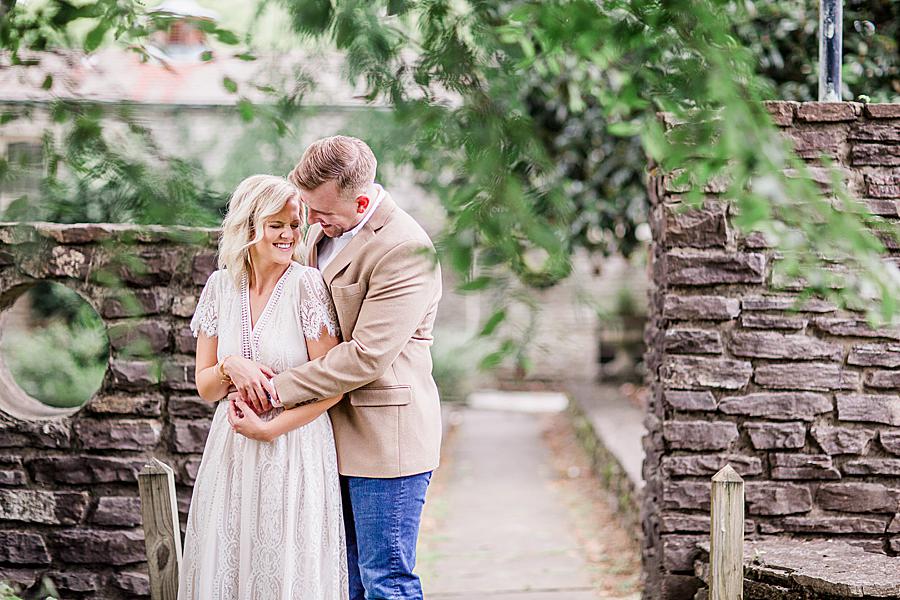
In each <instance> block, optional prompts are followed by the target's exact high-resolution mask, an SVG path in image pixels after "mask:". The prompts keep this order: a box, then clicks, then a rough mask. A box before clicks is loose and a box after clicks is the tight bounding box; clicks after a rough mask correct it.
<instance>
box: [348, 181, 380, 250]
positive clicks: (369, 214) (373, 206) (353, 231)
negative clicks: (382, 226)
mask: <svg viewBox="0 0 900 600" xmlns="http://www.w3.org/2000/svg"><path fill="white" fill-rule="evenodd" d="M383 198H384V188H383V187H381V186H380V185H378V184H377V183H376V184H375V198H374V199H373V200H372V202H371V203H370V204H369V208H368V209H367V210H366V214H365V215H363V218H362V221H360V222H359V223H357V224H356V226H355V227H354V228H353V229H351V230H350V231H345V232H344V233H342V234H341V235H340V236H339V238H340V239H351V238H353V237H354V236H355V235H356V234H357V233H359V230H360V229H362V228H363V227H364V226H365V224H366V223H368V222H369V219H371V218H372V215H373V214H375V210H376V209H377V208H378V205H379V204H381V200H382V199H383Z"/></svg>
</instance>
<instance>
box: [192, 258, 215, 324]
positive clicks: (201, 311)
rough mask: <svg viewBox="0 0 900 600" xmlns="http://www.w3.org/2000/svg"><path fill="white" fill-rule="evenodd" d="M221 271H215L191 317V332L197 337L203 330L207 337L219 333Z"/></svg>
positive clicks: (208, 280) (207, 281)
mask: <svg viewBox="0 0 900 600" xmlns="http://www.w3.org/2000/svg"><path fill="white" fill-rule="evenodd" d="M218 282H219V272H218V271H214V272H213V274H212V275H210V276H209V279H207V280H206V285H205V286H203V292H201V293H200V300H198V301H197V308H196V309H195V310H194V317H193V318H192V319H191V333H192V334H194V337H197V336H198V335H199V334H200V332H201V331H202V332H203V333H204V334H206V337H216V336H217V335H218V334H219V289H218V288H219V283H218Z"/></svg>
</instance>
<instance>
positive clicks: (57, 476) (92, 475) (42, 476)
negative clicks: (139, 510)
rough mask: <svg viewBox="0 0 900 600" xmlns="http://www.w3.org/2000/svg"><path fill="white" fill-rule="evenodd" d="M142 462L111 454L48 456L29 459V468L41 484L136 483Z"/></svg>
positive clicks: (141, 460)
mask: <svg viewBox="0 0 900 600" xmlns="http://www.w3.org/2000/svg"><path fill="white" fill-rule="evenodd" d="M145 462H146V461H144V460H143V459H131V458H118V457H114V456H52V457H51V456H47V457H39V458H34V459H31V460H29V461H28V468H29V470H30V471H31V473H32V476H33V477H34V480H35V481H36V482H37V483H42V484H46V483H63V484H72V485H93V484H97V483H137V474H138V472H140V470H141V468H142V467H143V465H144V463H145Z"/></svg>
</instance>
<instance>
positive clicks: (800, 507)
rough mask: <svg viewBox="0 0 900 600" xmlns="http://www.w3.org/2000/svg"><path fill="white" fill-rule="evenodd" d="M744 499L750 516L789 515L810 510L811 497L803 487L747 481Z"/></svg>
mask: <svg viewBox="0 0 900 600" xmlns="http://www.w3.org/2000/svg"><path fill="white" fill-rule="evenodd" d="M744 499H745V500H746V503H747V512H748V513H749V514H751V515H789V514H795V513H805V512H809V511H810V510H812V506H813V504H812V495H811V494H810V493H809V488H808V487H806V486H805V485H799V484H795V483H775V482H771V481H748V482H747V483H745V484H744Z"/></svg>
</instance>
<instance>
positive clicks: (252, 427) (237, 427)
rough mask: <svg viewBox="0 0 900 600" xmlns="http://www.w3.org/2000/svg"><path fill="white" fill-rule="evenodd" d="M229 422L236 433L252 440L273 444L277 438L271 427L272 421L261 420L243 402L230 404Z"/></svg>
mask: <svg viewBox="0 0 900 600" xmlns="http://www.w3.org/2000/svg"><path fill="white" fill-rule="evenodd" d="M228 422H229V423H230V424H231V429H232V430H233V431H234V432H235V433H239V434H241V435H242V436H244V437H246V438H250V439H251V440H256V441H258V442H271V441H272V440H273V439H274V438H275V436H274V435H273V434H272V432H271V430H270V427H269V423H270V421H263V420H262V419H260V418H259V415H257V414H256V413H255V412H253V410H252V408H251V407H250V406H249V405H247V404H246V403H245V402H244V401H243V400H232V401H229V402H228Z"/></svg>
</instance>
